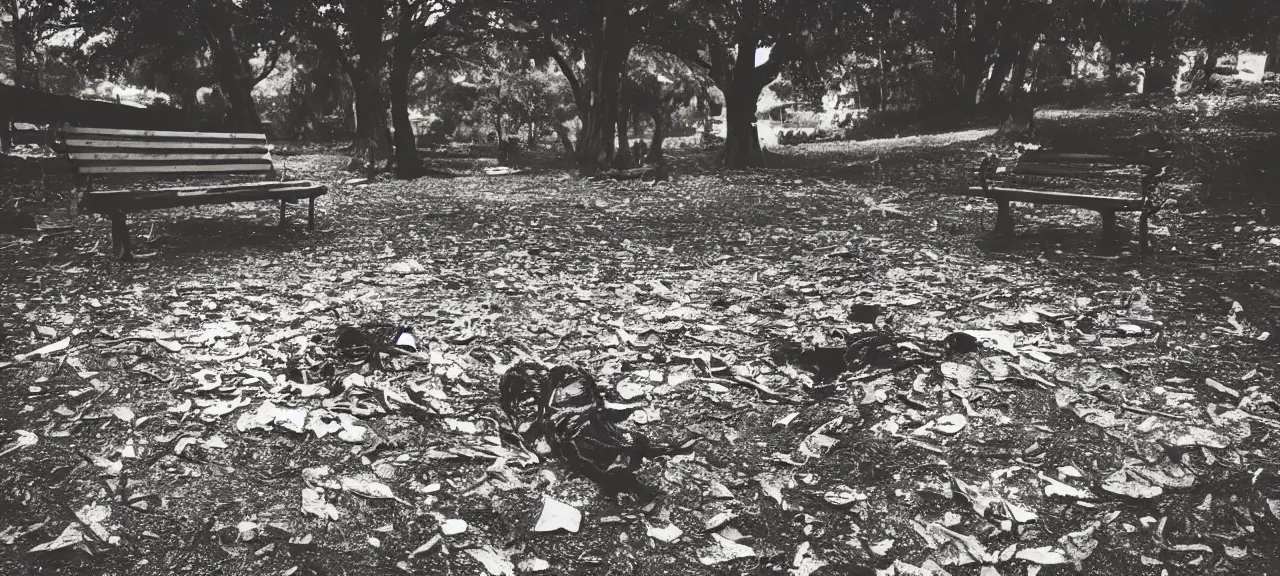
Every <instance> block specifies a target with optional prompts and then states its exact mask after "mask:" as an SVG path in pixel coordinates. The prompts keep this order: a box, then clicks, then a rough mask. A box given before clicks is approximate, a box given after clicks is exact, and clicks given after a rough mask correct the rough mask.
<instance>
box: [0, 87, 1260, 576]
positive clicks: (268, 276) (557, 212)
mask: <svg viewBox="0 0 1280 576" xmlns="http://www.w3.org/2000/svg"><path fill="white" fill-rule="evenodd" d="M1213 102H1214V104H1215V106H1216V108H1214V109H1213V110H1212V111H1210V112H1206V111H1205V110H1204V107H1203V106H1202V107H1200V108H1197V107H1196V105H1195V104H1194V103H1184V104H1170V103H1166V104H1163V105H1161V106H1158V107H1154V108H1153V107H1144V106H1139V105H1123V106H1117V107H1114V108H1108V109H1099V110H1087V111H1057V112H1055V111H1050V112H1047V113H1045V114H1043V115H1042V116H1041V122H1040V124H1041V133H1040V134H1039V135H1038V136H1037V138H1036V139H1037V140H1038V141H1039V142H1040V143H1041V144H1043V145H1045V146H1052V147H1055V148H1060V149H1076V150H1084V149H1088V150H1096V149H1099V148H1113V147H1123V146H1125V145H1130V144H1132V142H1133V140H1131V139H1130V137H1131V136H1133V135H1134V134H1136V133H1139V132H1142V131H1144V130H1147V129H1149V128H1158V129H1160V130H1161V131H1162V133H1164V134H1165V135H1166V136H1167V138H1168V143H1169V145H1170V147H1171V148H1172V149H1173V150H1174V151H1175V154H1176V156H1175V157H1176V160H1175V162H1174V165H1173V167H1172V169H1171V175H1170V180H1169V184H1168V186H1167V187H1166V189H1167V190H1168V191H1169V193H1170V198H1171V200H1173V203H1171V205H1170V206H1169V207H1168V208H1166V209H1165V210H1164V211H1163V212H1162V213H1161V214H1160V216H1159V217H1158V219H1157V221H1156V222H1155V223H1154V228H1155V230H1156V232H1155V236H1154V238H1155V239H1154V253H1153V254H1150V255H1146V256H1142V255H1140V254H1137V253H1136V252H1137V251H1136V244H1134V243H1132V242H1129V240H1131V238H1126V244H1125V248H1124V250H1122V251H1120V252H1119V253H1113V252H1110V251H1103V252H1100V251H1098V250H1097V246H1096V244H1097V239H1098V236H1099V228H1100V226H1099V224H1098V221H1097V220H1098V217H1097V215H1096V214H1094V213H1091V212H1087V211H1082V210H1074V209H1070V208H1062V207H1032V206H1019V207H1018V208H1017V210H1016V212H1017V218H1018V232H1017V235H1016V236H1015V237H1014V238H1012V239H999V238H994V237H992V236H991V234H990V232H989V229H990V228H991V226H992V224H993V223H994V219H995V215H994V209H993V206H991V205H990V203H989V202H986V201H983V200H980V199H974V198H966V197H963V196H959V195H955V194H949V192H954V191H956V190H958V189H960V188H963V187H964V186H966V185H968V184H970V183H972V182H973V181H974V170H975V168H976V165H977V162H978V161H979V160H980V159H981V157H982V155H983V154H984V153H986V152H988V151H996V152H998V153H1000V154H1002V155H1005V156H1008V155H1009V154H1010V153H1011V151H1012V149H1013V147H1012V143H1011V142H1010V141H1009V140H1008V139H1007V138H1005V137H1003V136H998V135H996V134H995V133H994V130H973V131H967V132H958V133H952V134H943V135H933V136H919V137H913V138H902V139H894V140H886V141H868V142H861V143H853V142H838V143H815V144H806V145H801V146H795V147H782V148H778V149H776V150H772V151H770V155H769V162H770V167H769V169H768V170H762V171H750V172H721V171H716V170H712V169H710V165H711V163H712V159H711V157H710V155H708V154H703V153H698V152H693V151H689V152H681V153H679V155H678V156H677V157H676V158H675V160H674V162H673V163H674V168H675V169H674V173H675V179H674V180H673V181H671V182H666V183H659V184H656V185H652V184H650V183H643V182H630V183H615V182H599V181H592V180H582V179H579V178H577V177H575V176H572V175H571V174H570V173H569V172H567V171H564V170H562V169H560V168H557V167H555V166H554V165H553V164H551V163H544V162H540V161H538V160H537V159H536V158H534V159H528V160H527V161H526V162H525V168H526V172H524V173H522V174H518V175H508V176H485V175H483V172H480V171H477V170H472V169H470V168H468V167H467V166H465V165H463V164H459V165H457V166H454V165H449V166H447V168H449V169H453V170H455V171H457V172H458V173H459V174H461V176H460V177H457V178H452V179H422V180H417V181H412V182H401V181H395V180H390V179H381V178H380V179H377V180H375V181H373V182H358V181H353V180H352V179H353V178H354V177H353V175H351V174H347V173H344V172H342V171H341V170H340V168H341V167H342V164H343V162H342V159H341V158H340V156H339V155H337V154H335V153H332V152H323V151H315V150H309V151H303V152H302V153H300V154H298V155H291V156H286V157H284V161H285V162H286V163H287V166H288V168H289V170H290V171H291V172H293V173H294V174H298V175H302V176H305V177H307V178H311V179H315V180H321V181H324V182H326V183H328V184H329V186H330V193H329V195H327V196H325V197H323V198H322V199H321V200H320V202H319V203H318V211H319V222H318V226H317V228H316V230H315V231H312V232H308V231H307V230H306V227H305V226H304V225H301V224H300V222H301V219H300V216H298V209H297V208H293V209H292V212H293V213H294V215H293V217H292V219H291V221H290V223H289V224H288V225H287V226H284V227H279V226H276V225H275V214H276V207H275V206H272V205H269V204H265V203H264V204H240V205H232V206H226V207H202V208H194V209H190V210H171V211H161V212H152V213H143V214H138V215H136V217H135V218H134V219H133V222H134V223H135V224H134V230H135V234H136V235H137V237H138V238H137V240H138V241H139V244H140V248H139V250H140V251H142V252H150V253H152V255H150V256H149V257H148V258H145V259H143V260H142V261H140V262H136V263H118V262H114V261H112V260H111V259H110V258H109V257H108V256H107V255H106V253H107V252H108V251H109V248H110V241H109V231H108V226H107V225H106V223H105V222H103V221H101V220H96V219H93V218H89V217H69V216H67V215H66V214H65V212H64V211H61V209H59V208H57V207H50V208H48V209H47V210H46V212H45V213H44V214H43V218H42V219H43V222H44V223H45V224H46V225H50V224H55V223H56V224H64V225H73V226H75V230H74V231H73V232H56V233H49V234H41V235H33V236H28V237H23V238H11V237H7V236H0V262H4V263H5V264H6V265H5V266H3V269H2V270H0V282H2V283H3V288H4V290H5V293H6V295H7V297H6V298H5V300H4V301H3V302H2V303H0V305H3V309H0V318H2V319H3V322H4V326H5V328H4V329H5V334H4V338H3V341H0V427H2V428H3V430H0V432H3V434H4V435H3V437H0V470H2V471H3V474H0V573H4V574H13V575H19V574H55V573H58V574H120V575H124V574H130V575H133V574H173V573H177V572H181V573H185V574H191V575H211V574H225V575H239V574H245V575H249V574H253V575H260V574H278V575H292V574H300V575H311V574H317V575H318V574H324V575H336V574H351V575H363V574H402V573H413V574H418V573H421V574H484V573H491V574H502V573H508V574H509V573H532V572H543V573H548V574H651V575H658V574H704V573H705V574H743V573H752V574H757V573H758V574H774V573H782V572H786V573H789V574H799V575H803V574H888V575H915V574H943V573H947V574H953V575H957V576H959V575H970V574H974V575H976V574H981V575H982V576H991V575H995V574H1004V575H1013V574H1027V575H1034V574H1040V575H1042V576H1048V575H1054V574H1075V573H1084V574H1134V575H1141V574H1153V575H1154V574H1268V573H1274V571H1275V570H1277V566H1280V564H1277V562H1280V554H1278V553H1277V551H1276V549H1275V545H1274V543H1275V542H1276V538H1277V530H1278V529H1280V517H1278V515H1280V476H1278V475H1277V474H1280V470H1278V466H1280V449H1277V448H1276V447H1275V444H1273V443H1272V441H1273V439H1274V436H1273V435H1274V434H1275V433H1276V432H1277V431H1278V429H1280V405H1278V404H1277V403H1276V401H1275V399H1274V395H1275V393H1276V392H1275V388H1276V383H1277V368H1276V360H1277V357H1278V356H1280V281H1277V278H1278V277H1280V276H1277V274H1278V273H1280V217H1277V212H1280V204H1277V201H1278V198H1280V197H1277V196H1276V195H1275V186H1274V183H1275V180H1274V178H1275V176H1274V175H1272V174H1269V172H1268V170H1274V168H1273V164H1274V162H1273V160H1275V159H1277V157H1278V156H1280V152H1277V151H1276V150H1280V147H1277V146H1276V141H1275V140H1276V132H1275V131H1276V130H1280V98H1276V97H1273V96H1269V95H1265V94H1263V95H1257V94H1255V95H1252V96H1250V97H1247V98H1246V97H1239V98H1232V99H1223V98H1217V99H1215V100H1213ZM1122 221H1123V224H1125V226H1126V227H1127V228H1132V222H1131V220H1129V219H1125V218H1124V217H1122ZM870 309H874V310H875V311H877V312H878V313H879V317H878V318H875V319H874V321H873V322H865V321H864V320H869V319H868V318H864V317H862V316H863V315H862V314H861V313H860V312H859V311H866V310H870ZM362 323H382V324H387V325H391V326H405V327H410V328H412V329H413V331H414V334H415V336H416V338H417V344H418V350H419V352H418V353H417V354H414V355H412V356H408V357H403V358H397V359H395V360H389V361H388V365H387V366H386V370H383V371H375V372H372V373H368V374H360V373H359V371H360V366H359V364H358V362H347V361H344V360H343V359H342V358H340V357H339V356H338V355H337V353H336V352H335V346H334V344H335V342H334V335H335V331H336V330H337V329H338V327H339V326H340V325H344V324H362ZM870 331H876V333H880V334H889V335H892V336H893V337H894V338H897V339H898V340H897V342H898V343H897V344H896V346H894V347H891V348H892V352H891V355H898V354H901V355H903V356H909V355H911V354H916V353H917V352H919V350H927V349H930V347H931V346H936V345H938V343H940V342H943V341H944V339H946V338H947V337H948V335H951V334H954V333H956V332H962V331H963V332H964V333H966V334H970V335H972V336H973V337H974V339H975V340H976V342H977V343H978V346H977V349H975V350H966V351H958V352H955V353H949V354H947V355H946V356H945V357H941V358H933V357H931V356H930V357H928V358H927V360H926V361H924V362H921V363H918V364H915V365H912V366H909V367H906V368H903V369H900V370H897V371H891V370H877V369H875V368H874V367H871V368H865V369H862V368H859V369H855V368H854V367H853V366H851V365H845V362H844V360H831V359H830V358H827V357H824V356H823V355H822V354H821V353H819V352H813V350H827V351H830V350H832V349H839V348H841V347H843V346H845V344H846V343H847V335H850V334H858V333H867V332H870ZM64 340H66V342H65V347H64V348H63V347H59V346H54V348H55V349H54V350H53V351H51V352H48V353H46V354H43V355H35V356H26V354H27V353H30V352H32V351H33V350H36V349H39V348H41V347H44V346H48V345H56V344H59V343H61V342H62V341H64ZM799 349H808V350H810V352H809V353H796V352H795V351H796V350H799ZM529 356H537V357H538V358H540V359H541V360H544V361H546V362H549V363H568V362H575V363H578V364H580V365H582V366H584V367H587V368H588V369H590V370H592V371H593V372H594V373H595V374H597V376H598V379H599V381H600V383H601V384H602V385H603V386H605V388H606V389H607V391H608V397H609V399H610V400H611V401H617V402H627V403H633V404H634V403H640V404H641V406H640V407H638V408H636V407H632V408H631V409H632V410H633V412H632V413H631V415H630V416H629V418H628V420H627V422H626V423H625V424H624V426H625V427H628V428H630V429H634V430H638V431H643V432H644V433H645V434H647V435H648V436H650V437H652V438H654V439H655V440H659V441H666V440H673V439H676V438H681V437H686V436H689V435H690V434H696V435H698V436H701V437H703V438H704V439H705V440H704V441H703V442H700V443H699V444H698V445H697V446H696V447H695V448H694V451H693V453H692V454H686V455H679V456H672V457H663V458H658V459H657V460H656V461H654V462H649V463H646V464H645V466H644V467H643V468H642V469H641V472H640V478H641V480H642V481H643V482H645V483H646V484H648V485H651V486H654V487H656V488H658V489H660V490H661V492H662V495H661V496H659V497H658V498H657V499H656V500H654V501H652V502H649V503H644V502H639V501H637V499H636V498H633V497H631V496H630V495H622V496H620V497H618V498H616V499H615V498H610V497H608V496H607V495H605V494H603V493H602V492H601V490H600V489H599V488H598V487H597V486H596V485H595V484H593V483H592V482H590V481H589V480H587V479H585V478H583V477H581V476H579V475H575V474H572V473H571V472H570V471H569V470H568V469H567V468H566V467H565V466H564V463H563V462H561V461H560V460H558V459H557V458H555V457H553V456H551V455H548V454H545V453H539V451H538V450H525V449H524V448H522V447H520V446H516V445H513V444H512V443H511V442H509V441H506V440H504V439H503V437H502V435H501V434H500V429H501V428H502V427H503V426H504V425H505V422H506V421H505V419H504V416H503V413H502V411H501V409H500V408H499V406H498V404H499V402H498V391H497V386H496V382H497V380H498V377H499V375H500V373H501V372H502V371H504V370H505V369H506V368H507V367H508V366H510V365H511V364H512V363H514V362H515V361H516V360H518V359H519V358H521V357H529ZM835 358H842V357H841V356H840V353H839V352H838V353H836V356H835ZM887 360H889V361H890V364H892V361H893V360H894V359H893V358H889V359H887ZM833 362H834V363H835V364H837V366H835V367H834V368H833V367H832V363H833ZM407 398H412V399H415V400H412V401H410V400H406V399H407ZM410 404H412V405H414V406H417V407H419V408H421V407H422V406H426V407H428V408H429V409H430V410H429V411H428V412H427V413H426V415H425V416H424V413H423V412H422V411H420V410H419V411H413V410H409V409H408V408H406V406H408V405H410ZM548 503H550V504H551V507H550V508H547V506H548ZM556 503H561V504H565V505H568V506H569V507H571V508H573V509H576V510H577V511H579V512H580V513H581V520H580V526H578V527H577V530H576V531H572V532H570V531H566V530H554V531H535V528H536V527H537V525H538V524H539V520H540V516H543V515H547V514H548V513H547V512H546V511H545V510H544V509H549V510H552V511H554V510H555V509H556ZM548 518H549V519H550V520H556V519H561V520H562V518H559V517H556V518H550V516H548V517H547V518H543V520H544V521H547V520H548ZM459 520H460V521H462V523H460V522H458V521H459Z"/></svg>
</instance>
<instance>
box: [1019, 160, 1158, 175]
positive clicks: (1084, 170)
mask: <svg viewBox="0 0 1280 576" xmlns="http://www.w3.org/2000/svg"><path fill="white" fill-rule="evenodd" d="M1011 172H1013V173H1014V174H1020V175H1023V176H1060V177H1066V178H1088V177H1094V176H1138V175H1139V174H1137V173H1136V172H1134V171H1132V170H1128V171H1126V170H1125V169H1123V168H1118V167H1116V166H1106V165H1092V164H1083V165H1081V164H1075V165H1072V164H1050V163H1047V162H1026V161H1020V162H1018V163H1017V164H1015V165H1014V166H1013V170H1011Z"/></svg>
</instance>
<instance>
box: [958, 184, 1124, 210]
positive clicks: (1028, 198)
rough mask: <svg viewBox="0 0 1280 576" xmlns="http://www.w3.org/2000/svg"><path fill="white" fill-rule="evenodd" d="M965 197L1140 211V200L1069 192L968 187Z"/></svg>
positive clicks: (1091, 208)
mask: <svg viewBox="0 0 1280 576" xmlns="http://www.w3.org/2000/svg"><path fill="white" fill-rule="evenodd" d="M965 195H966V196H980V197H988V198H991V199H993V200H1008V201H1010V202H1031V203H1035V204H1057V205H1061V206H1076V207H1079V208H1085V209H1088V210H1118V211H1123V212H1135V211H1138V210H1142V199H1141V198H1121V197H1117V196H1094V195H1092V194H1073V193H1071V192H1047V191H1043V190H1024V189H1022V188H1001V187H994V188H992V189H991V191H990V193H988V192H986V191H984V190H983V189H982V187H981V186H970V187H969V188H968V189H967V190H966V194H965Z"/></svg>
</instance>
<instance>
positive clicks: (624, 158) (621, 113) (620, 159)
mask: <svg viewBox="0 0 1280 576" xmlns="http://www.w3.org/2000/svg"><path fill="white" fill-rule="evenodd" d="M630 114H631V111H630V110H628V109H627V104H626V102H625V101H624V102H621V103H619V104H618V148H617V151H616V152H614V155H613V167H614V168H615V169H619V170H621V169H624V168H628V167H629V166H628V165H629V164H630V163H631V142H630V140H629V139H628V138H627V119H628V118H629V116H630ZM636 161H637V162H639V161H640V159H639V158H636Z"/></svg>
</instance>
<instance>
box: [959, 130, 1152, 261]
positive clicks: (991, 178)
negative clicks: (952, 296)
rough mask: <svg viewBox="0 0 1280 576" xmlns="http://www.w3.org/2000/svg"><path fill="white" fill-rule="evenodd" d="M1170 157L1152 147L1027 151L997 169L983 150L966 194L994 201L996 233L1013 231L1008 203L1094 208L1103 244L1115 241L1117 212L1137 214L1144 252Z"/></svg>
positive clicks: (1105, 246)
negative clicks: (1115, 151) (1130, 152)
mask: <svg viewBox="0 0 1280 576" xmlns="http://www.w3.org/2000/svg"><path fill="white" fill-rule="evenodd" d="M1168 159H1169V153H1168V152H1163V151H1155V150H1153V151H1148V152H1144V153H1140V154H1133V155H1121V154H1084V153H1071V152H1053V151H1047V150H1026V151H1022V152H1021V153H1020V154H1019V155H1018V158H1017V160H1016V161H1015V162H1014V164H1013V166H1012V167H1011V168H1009V169H1008V170H1000V169H998V167H997V164H998V163H999V158H997V157H996V155H995V154H987V156H986V158H984V159H983V160H982V165H981V167H980V168H979V170H978V172H979V178H980V183H979V185H978V186H970V187H968V188H967V189H966V190H965V192H964V194H965V195H967V196H978V197H983V198H990V199H991V200H993V201H994V202H995V203H996V205H997V206H998V210H999V213H998V215H997V216H996V232H997V233H999V234H1010V233H1012V232H1013V210H1012V208H1010V206H1009V204H1010V203H1011V202H1025V203H1030V204H1057V205H1064V206H1074V207H1077V208H1084V209H1086V210H1093V211H1096V212H1098V213H1099V214H1100V215H1101V216H1102V244H1103V246H1104V248H1110V247H1111V246H1113V245H1114V242H1115V240H1116V212H1138V213H1139V216H1138V230H1139V232H1138V237H1139V242H1140V244H1141V246H1142V251H1143V252H1146V251H1147V250H1148V247H1149V241H1148V237H1147V222H1148V220H1149V219H1150V218H1151V217H1152V216H1154V215H1155V213H1156V212H1158V211H1159V210H1160V208H1161V206H1162V205H1163V202H1164V201H1163V199H1162V198H1161V197H1160V195H1159V187H1160V182H1161V179H1162V178H1163V176H1164V168H1165V164H1166V163H1167V161H1168ZM1002 174H1007V175H1008V176H1011V177H1016V178H1017V181H1016V182H1015V181H1014V180H1013V179H1011V178H1004V179H1000V178H999V177H1000V176H1001V175H1002ZM1135 183H1136V185H1137V188H1138V189H1137V190H1133V191H1131V192H1130V193H1128V194H1124V193H1119V192H1118V190H1119V189H1121V188H1125V187H1128V188H1133V187H1134V184H1135ZM1010 184H1015V186H1011V185H1010ZM1019 185H1020V186H1019ZM1050 185H1052V187H1051V186H1050ZM1099 190H1104V191H1106V192H1105V193H1102V192H1099Z"/></svg>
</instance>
